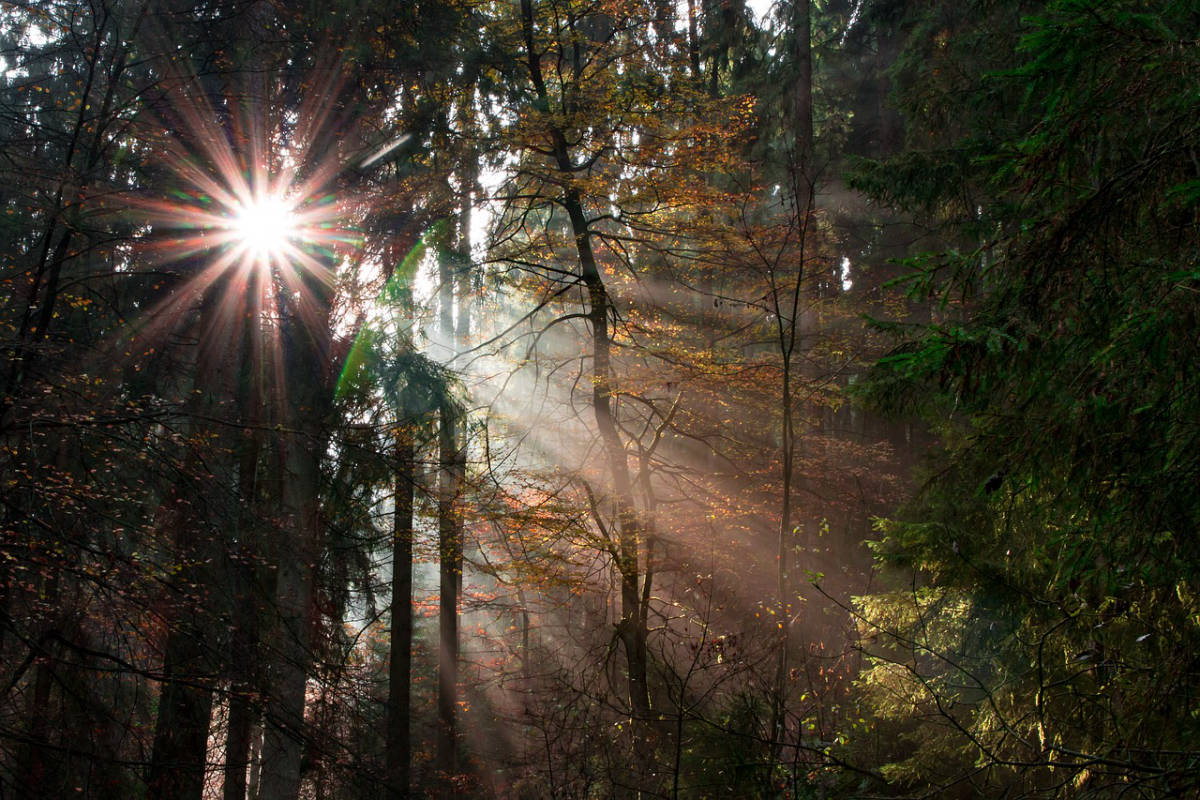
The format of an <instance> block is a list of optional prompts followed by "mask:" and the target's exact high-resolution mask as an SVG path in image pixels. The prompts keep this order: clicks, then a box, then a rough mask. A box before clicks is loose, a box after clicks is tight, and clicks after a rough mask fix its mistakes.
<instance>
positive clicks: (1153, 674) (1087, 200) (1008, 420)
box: [858, 0, 1200, 796]
mask: <svg viewBox="0 0 1200 800" xmlns="http://www.w3.org/2000/svg"><path fill="white" fill-rule="evenodd" d="M969 5H978V6H980V7H981V9H982V10H984V11H986V12H987V13H984V14H981V15H980V16H979V18H978V19H971V18H969V17H965V16H959V15H958V12H951V11H946V10H944V9H943V12H944V13H943V17H942V18H941V19H940V22H941V23H943V24H946V25H948V26H950V27H946V28H944V29H943V34H942V40H943V44H940V45H937V48H938V52H937V53H935V54H934V58H935V61H936V64H937V65H936V66H935V67H934V68H933V69H934V72H933V73H930V72H928V71H926V70H921V71H920V75H921V80H922V83H921V84H919V85H917V84H914V83H906V84H904V85H902V87H901V95H902V97H903V98H904V102H903V105H904V107H905V108H906V109H907V110H909V111H910V112H911V113H913V114H914V115H915V118H914V120H913V128H914V129H916V130H917V131H918V136H917V137H915V138H916V139H924V143H925V144H928V145H932V146H931V147H929V148H928V149H921V148H920V147H919V146H918V144H919V143H918V142H915V141H914V142H910V144H912V145H913V147H914V149H915V150H916V152H913V153H908V154H905V155H903V156H901V157H900V158H899V159H897V160H896V161H894V162H892V163H878V164H871V165H869V166H868V167H867V168H866V169H864V170H863V171H862V172H861V173H860V175H859V178H858V183H859V185H860V186H861V187H863V188H866V189H868V190H871V191H873V192H874V193H875V194H876V195H877V196H879V197H881V198H884V199H887V200H891V201H897V200H900V201H904V202H907V203H908V204H909V206H910V207H912V208H914V209H920V210H922V211H924V212H926V213H929V212H933V214H934V215H935V217H936V219H938V220H941V221H942V222H943V223H946V224H947V225H948V228H947V230H948V235H949V236H950V237H951V239H952V240H954V241H956V242H958V243H959V244H960V249H959V250H958V251H948V252H945V253H942V254H938V255H931V256H925V257H922V258H920V259H918V260H917V261H916V262H915V266H916V267H917V268H918V269H917V271H916V274H915V276H914V281H913V283H912V284H911V286H912V287H913V288H914V292H915V294H916V295H917V296H919V297H921V298H923V299H926V300H928V301H931V302H932V303H933V304H934V312H933V314H932V320H931V322H930V323H928V324H924V325H920V326H910V327H908V328H904V329H899V330H900V332H901V333H902V334H903V335H904V339H905V340H904V342H903V343H902V344H901V345H900V346H899V347H898V348H897V349H896V351H894V352H893V354H892V355H890V356H888V357H887V358H884V359H882V360H881V361H880V362H879V363H878V364H877V366H876V368H875V371H874V376H873V380H872V381H871V382H870V384H869V386H868V387H867V389H866V390H865V391H864V396H866V397H867V398H868V399H869V401H870V402H871V403H873V404H874V405H876V406H878V407H881V408H884V409H887V410H891V411H894V412H904V411H914V410H915V411H918V412H920V413H922V414H924V415H925V416H926V417H927V418H928V419H929V420H930V422H931V423H932V424H933V425H934V426H935V427H936V428H937V429H938V430H939V432H940V433H941V434H942V438H943V446H942V448H941V450H940V452H939V453H938V454H937V456H936V460H935V461H934V462H933V463H931V465H930V467H929V470H928V475H927V479H926V482H925V484H924V486H923V489H922V491H921V492H920V494H919V496H918V497H917V498H916V499H915V500H914V501H913V502H912V503H911V504H910V505H909V506H908V507H907V508H906V509H904V510H903V511H902V512H901V514H900V515H899V516H898V517H897V518H896V519H893V520H889V521H887V522H885V523H883V524H882V525H881V540H880V542H879V543H878V545H877V550H876V554H877V558H878V560H879V561H880V563H881V564H883V565H885V566H887V567H888V568H890V569H893V570H894V571H895V575H896V576H897V578H899V576H904V575H907V576H913V575H915V576H916V578H915V582H913V584H912V585H911V586H910V587H909V588H908V589H904V590H899V589H897V590H894V591H891V592H885V593H880V594H876V595H873V596H871V597H867V598H862V599H861V601H860V610H861V611H862V614H863V619H864V620H865V622H864V624H863V629H864V633H865V634H867V635H868V636H870V637H871V640H870V641H871V642H872V643H871V645H870V646H869V647H868V652H869V653H870V654H871V656H872V658H873V659H874V666H872V668H871V669H869V670H868V671H867V673H866V677H865V679H864V682H863V686H862V689H863V692H864V696H865V697H866V698H868V699H869V701H870V703H871V704H872V705H873V707H874V709H875V712H876V713H877V714H878V715H879V717H880V718H881V719H882V720H885V721H889V722H890V723H891V724H900V725H901V727H902V728H904V729H905V730H906V731H907V733H905V736H908V737H910V738H911V739H912V747H911V748H910V749H909V750H907V751H905V752H895V753H892V754H891V757H893V759H894V760H892V761H891V765H890V766H888V767H887V768H885V770H884V772H885V774H886V775H887V776H888V777H889V778H891V779H893V780H895V781H897V782H899V783H901V784H904V785H908V786H913V787H916V786H921V785H938V786H943V787H950V786H958V787H960V789H961V788H962V787H966V786H973V787H974V789H973V791H985V792H987V793H991V792H995V791H999V790H1000V789H999V787H1001V786H1004V787H1007V788H1008V790H1010V791H1013V792H1014V793H1016V794H1021V793H1026V794H1031V795H1042V794H1044V795H1047V796H1049V795H1081V796H1108V795H1113V796H1115V795H1117V794H1119V793H1121V792H1122V791H1125V790H1129V791H1132V792H1133V793H1134V794H1132V795H1126V796H1164V795H1167V794H1172V793H1175V792H1178V791H1182V790H1184V788H1186V787H1190V788H1191V789H1193V790H1194V789H1195V787H1196V786H1197V781H1198V780H1200V767H1198V766H1197V756H1198V754H1197V752H1196V751H1195V747H1194V744H1192V743H1193V742H1194V741H1195V740H1196V736H1197V734H1200V730H1198V729H1197V722H1196V719H1195V716H1194V714H1193V711H1194V701H1193V700H1192V699H1191V698H1192V697H1193V696H1194V694H1195V692H1196V690H1197V688H1200V687H1198V686H1197V685H1196V677H1195V676H1196V674H1197V672H1196V667H1197V664H1198V659H1200V628H1198V624H1200V617H1198V616H1197V610H1198V609H1197V605H1196V598H1195V595H1194V587H1195V586H1196V585H1197V581H1198V580H1200V574H1198V573H1200V569H1198V567H1197V565H1198V564H1200V558H1198V557H1200V552H1197V543H1196V541H1195V537H1194V532H1195V530H1196V526H1197V522H1198V521H1200V492H1198V491H1197V487H1198V486H1200V449H1198V448H1197V444H1198V443H1197V428H1196V426H1195V420H1196V419H1200V385H1198V381H1197V378H1196V375H1195V370H1194V369H1192V366H1191V365H1193V364H1195V363H1196V361H1197V358H1198V357H1200V342H1198V340H1197V337H1196V333H1195V332H1196V330H1197V325H1198V323H1200V319H1198V314H1200V304H1198V303H1197V297H1198V295H1197V291H1198V290H1200V285H1198V284H1197V272H1196V269H1195V265H1196V264H1197V262H1198V261H1200V258H1198V256H1200V237H1197V228H1196V221H1197V214H1198V211H1200V208H1198V205H1197V201H1198V198H1200V194H1198V193H1197V192H1196V189H1195V183H1196V162H1195V158H1194V142H1195V141H1196V140H1197V135H1198V134H1200V103H1198V102H1197V100H1198V99H1200V95H1198V90H1197V86H1198V85H1200V84H1198V83H1197V81H1196V77H1197V75H1198V74H1200V72H1198V68H1200V58H1198V56H1197V52H1196V48H1195V47H1194V46H1191V45H1189V41H1190V39H1189V37H1191V36H1192V35H1193V34H1192V33H1191V32H1194V31H1195V30H1196V25H1197V22H1198V15H1197V11H1196V9H1195V8H1194V5H1193V4H1189V3H1181V2H1175V3H1166V4H1150V3H1140V2H1132V1H1121V2H1112V3H1106V4H1094V3H1086V2H1079V1H1078V0H1060V1H1057V2H1050V3H1045V4H1040V6H1039V7H1038V8H1036V9H1031V8H1030V7H1029V5H1028V4H1016V3H978V4H969ZM1018 12H1023V13H1024V16H1022V17H1021V22H1020V25H1019V26H1018V27H1019V30H1020V31H1021V36H1020V38H1019V40H1018V41H1014V42H1013V46H1012V47H1011V48H1010V49H1009V50H1008V52H1007V60H1008V62H1009V63H1007V64H1005V63H1003V61H1001V62H996V61H995V60H994V59H995V57H996V53H995V50H990V51H989V56H988V60H986V61H985V60H984V59H982V58H981V57H980V56H979V55H977V53H976V52H975V51H976V49H977V48H970V51H969V52H968V51H963V52H951V53H949V54H946V53H944V52H943V51H958V50H960V49H961V47H960V46H961V45H962V44H964V43H965V44H968V45H969V44H970V43H972V42H980V41H987V42H989V43H991V44H992V45H994V44H995V43H997V42H1003V41H1005V40H1006V39H1007V38H1008V36H1009V34H1008V33H1007V32H1005V31H1000V30H996V29H992V28H989V26H990V25H992V24H994V23H995V22H996V21H997V20H999V19H1012V18H1013V15H1015V14H1017V13H1018ZM964 13H965V12H964ZM945 15H949V16H950V17H953V19H950V20H948V19H947V18H946V17H945ZM930 18H931V17H930V16H929V12H926V16H925V17H924V22H923V23H922V24H924V25H926V26H928V25H929V24H931V23H930V21H929V20H930ZM918 41H919V42H920V43H921V46H922V47H926V48H927V47H928V45H929V42H928V40H927V38H922V39H919V40H918ZM918 51H920V47H918V48H910V52H909V56H908V59H909V60H908V61H906V62H903V63H904V64H907V67H903V68H902V70H901V74H903V69H916V67H915V66H914V65H915V64H916V61H915V60H914V59H916V57H917V54H918ZM927 55H928V54H927ZM938 70H941V72H940V73H939V72H938ZM939 78H940V80H939ZM1018 89H1019V90H1020V91H1019V92H1018V91H1017V90H1018ZM947 94H953V95H955V96H956V97H959V98H961V99H962V101H963V104H962V112H961V116H960V118H959V119H956V120H954V122H953V124H951V123H950V122H949V121H948V120H947V119H945V118H944V117H943V116H942V115H943V114H944V112H945V110H946V106H945V105H944V101H945V98H946V95H947ZM1014 95H1019V102H1016V103H1005V104H1003V105H997V104H996V100H997V98H1001V97H1004V98H1012V97H1014ZM935 126H942V127H941V128H940V130H939V129H938V128H936V127H935ZM926 128H928V129H929V130H931V131H933V132H932V133H930V134H929V136H928V137H924V136H923V135H921V134H920V132H921V131H924V130H926ZM939 187H940V191H939ZM965 198H969V200H964V199H965ZM896 330H897V328H896V326H893V331H896ZM922 717H927V718H929V719H932V720H933V723H932V724H929V725H926V726H923V727H921V728H911V727H905V724H907V725H909V726H911V723H912V722H913V721H914V720H917V719H920V718H922ZM902 723H904V724H902ZM918 742H919V752H918V747H917V743H918ZM1130 787H1134V788H1130ZM963 791H964V792H965V789H963Z"/></svg>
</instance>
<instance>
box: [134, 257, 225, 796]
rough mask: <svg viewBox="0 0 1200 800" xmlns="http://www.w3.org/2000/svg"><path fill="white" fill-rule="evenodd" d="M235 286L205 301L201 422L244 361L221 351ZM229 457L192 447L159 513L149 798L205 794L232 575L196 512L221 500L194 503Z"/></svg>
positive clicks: (197, 402)
mask: <svg viewBox="0 0 1200 800" xmlns="http://www.w3.org/2000/svg"><path fill="white" fill-rule="evenodd" d="M230 286H231V281H230V280H229V277H228V276H223V277H221V278H219V279H218V280H215V281H213V283H212V284H211V285H210V286H209V287H208V288H207V289H206V290H205V292H204V295H203V297H202V299H201V302H200V317H199V323H198V325H197V327H196V337H197V341H198V342H199V352H198V355H197V360H196V373H195V390H194V391H193V393H192V395H191V399H190V400H189V402H188V411H189V412H191V414H192V415H193V418H194V419H195V420H200V419H219V418H220V417H221V415H222V414H223V413H225V412H227V410H228V406H229V402H228V401H229V399H230V398H232V397H233V382H234V377H235V375H236V371H237V361H238V359H237V358H236V357H235V358H234V359H232V360H230V359H227V358H224V357H223V353H222V352H220V351H222V350H223V345H224V344H225V343H226V342H227V339H226V338H225V337H224V336H223V335H222V334H223V332H225V331H227V330H228V325H227V323H228V322H229V320H228V319H227V318H225V314H224V312H223V309H224V308H227V304H226V301H227V300H228V299H229V298H228V297H226V292H227V291H229V289H230ZM192 427H193V430H194V433H195V434H198V435H200V436H203V437H205V438H211V437H214V436H217V434H218V431H214V430H213V426H212V424H211V423H208V422H199V421H195V422H193V423H192ZM225 461H226V459H224V458H222V457H221V455H220V454H219V452H214V453H207V452H206V453H197V452H194V451H193V452H192V453H190V454H189V455H188V458H187V464H186V466H185V468H184V471H183V476H182V477H181V478H180V479H179V481H177V483H176V486H175V487H174V489H173V490H172V492H171V494H170V497H169V498H168V502H167V503H166V504H165V505H164V507H163V509H162V511H161V514H160V520H159V526H160V527H161V528H162V530H163V531H165V532H168V535H169V536H170V538H171V543H172V548H171V557H172V558H174V559H175V560H176V563H175V566H176V568H177V569H176V571H175V578H176V584H175V586H174V587H173V590H172V591H173V593H174V597H172V598H171V603H172V607H171V609H170V614H169V616H168V622H169V631H168V634H167V641H166V647H165V650H164V654H163V687H162V694H161V695H160V696H159V701H158V719H157V721H156V724H155V732H154V745H153V750H152V753H151V757H150V769H149V773H148V778H147V783H148V786H149V797H151V798H163V800H200V798H201V796H202V794H203V791H204V774H205V769H206V757H207V750H208V726H209V721H210V720H209V718H210V715H211V713H212V704H213V697H212V693H213V681H214V677H215V676H216V674H217V672H218V670H219V669H220V665H219V664H218V663H216V658H215V657H214V654H215V653H216V652H217V648H216V647H215V644H214V634H215V630H214V624H213V623H214V620H213V619H212V618H211V616H210V615H212V614H213V613H214V610H213V609H212V608H211V606H212V596H213V595H214V594H215V592H214V591H213V590H214V584H215V582H218V581H223V580H224V579H225V578H226V577H227V576H225V575H222V574H219V567H214V566H213V565H222V564H223V559H222V558H221V557H220V553H219V543H218V541H217V540H216V539H215V537H213V536H212V535H211V533H210V530H209V528H210V524H211V523H210V520H208V519H201V518H198V516H197V515H198V514H200V513H201V509H202V508H205V507H206V506H207V505H209V504H210V503H212V502H219V501H210V503H205V504H202V503H200V502H195V503H193V502H192V501H193V498H194V497H197V498H198V495H199V494H200V493H202V492H204V491H205V489H207V488H208V487H207V486H205V485H204V484H207V483H208V482H209V481H211V480H213V475H212V474H205V468H207V469H208V470H209V471H210V472H216V473H217V474H224V475H226V477H228V476H229V475H231V474H232V470H231V469H230V467H231V465H229V464H227V463H225ZM192 483H199V484H200V485H199V486H193V485H191V484H192ZM211 513H212V512H211V510H210V511H208V512H207V514H211ZM207 514H206V516H207ZM211 522H215V520H212V521H211Z"/></svg>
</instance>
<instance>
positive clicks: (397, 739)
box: [386, 423, 414, 800]
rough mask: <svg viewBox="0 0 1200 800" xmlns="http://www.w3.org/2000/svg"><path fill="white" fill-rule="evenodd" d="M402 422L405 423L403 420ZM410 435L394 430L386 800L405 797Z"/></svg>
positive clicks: (410, 598)
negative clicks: (394, 454)
mask: <svg viewBox="0 0 1200 800" xmlns="http://www.w3.org/2000/svg"><path fill="white" fill-rule="evenodd" d="M402 424H403V423H402ZM413 467H414V450H413V441H412V434H411V433H410V432H409V431H408V430H407V429H405V428H403V427H401V428H400V430H399V431H398V432H397V433H396V481H395V500H394V503H395V507H394V510H393V515H392V631H391V643H390V655H389V666H388V708H387V743H386V760H387V764H386V769H387V792H388V797H389V798H390V800H406V798H408V796H409V780H410V778H409V770H410V766H409V765H410V764H411V762H412V739H411V731H410V725H409V717H410V715H411V713H412V685H411V682H412V638H413V612H412V601H413V580H412V568H413V489H414V469H413Z"/></svg>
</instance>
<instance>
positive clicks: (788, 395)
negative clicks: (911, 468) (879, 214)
mask: <svg viewBox="0 0 1200 800" xmlns="http://www.w3.org/2000/svg"><path fill="white" fill-rule="evenodd" d="M791 22H792V37H791V42H792V52H791V57H792V61H793V64H794V69H795V79H794V84H793V90H792V103H791V108H790V109H789V110H790V113H791V120H792V130H793V133H794V135H795V141H794V144H793V148H792V151H791V153H790V157H789V162H790V163H789V164H788V174H789V177H790V180H791V198H790V200H791V202H792V204H793V208H792V215H793V217H792V218H793V224H794V225H795V226H796V237H795V240H796V242H797V245H798V247H799V255H798V258H797V262H798V264H799V271H798V272H797V274H796V275H795V277H794V281H795V282H794V283H793V284H791V285H790V287H789V286H788V284H787V281H786V279H784V280H783V281H782V282H779V281H778V279H777V278H776V277H775V276H773V277H772V300H773V303H774V306H775V308H774V312H775V320H776V326H777V329H776V333H777V335H778V341H779V347H780V355H781V356H782V360H783V376H782V385H781V387H780V398H779V402H780V413H781V427H782V439H783V441H782V446H781V456H782V461H783V486H782V490H783V496H782V499H781V501H780V509H779V536H778V552H777V554H776V558H777V559H778V576H777V578H778V586H777V591H778V594H779V608H778V613H779V620H778V624H779V642H778V645H777V646H778V652H777V654H776V663H775V681H774V684H775V685H774V694H775V698H774V704H773V706H772V711H771V761H772V763H773V764H774V763H776V762H777V761H778V760H779V758H780V756H781V753H782V749H783V746H784V739H785V738H786V728H787V679H788V649H789V648H790V646H791V635H790V634H791V619H792V604H791V596H792V583H791V575H790V569H791V551H792V546H793V538H794V537H793V531H794V528H795V525H794V522H793V519H794V510H793V508H792V494H793V492H794V490H795V463H796V423H795V413H796V411H795V407H794V406H795V400H794V396H793V395H794V390H793V380H794V378H795V375H794V372H795V362H794V358H795V355H796V351H797V349H798V348H799V347H800V346H801V344H802V341H801V340H802V336H803V332H802V331H801V317H802V308H801V299H802V296H803V293H804V291H805V289H806V285H805V284H806V277H807V260H808V258H809V254H810V252H811V251H812V242H811V241H810V234H811V233H812V225H811V222H812V218H813V204H814V201H815V198H816V191H815V187H816V176H815V168H814V165H813V143H814V138H813V137H814V132H813V104H812V103H813V94H812V26H811V0H793V2H792V15H791ZM781 295H783V296H785V297H786V298H787V299H788V300H789V304H788V306H783V305H782V304H781V299H782V298H781Z"/></svg>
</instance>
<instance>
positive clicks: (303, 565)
mask: <svg viewBox="0 0 1200 800" xmlns="http://www.w3.org/2000/svg"><path fill="white" fill-rule="evenodd" d="M331 299H332V298H331V289H330V287H329V286H328V285H326V284H324V283H323V282H322V281H321V280H320V278H319V277H317V276H309V277H308V279H307V280H306V281H305V284H304V287H303V290H302V291H301V292H300V293H299V296H298V297H297V298H296V300H295V301H294V303H295V307H293V308H291V309H289V310H288V313H287V314H286V316H285V318H284V321H283V324H282V327H281V331H280V335H281V337H282V339H283V345H282V349H283V367H284V375H286V376H287V386H286V389H284V388H283V387H280V391H286V397H285V398H284V399H285V414H286V421H285V422H284V426H283V427H284V430H285V431H286V432H285V433H284V434H283V435H282V437H281V439H282V447H283V458H282V463H283V470H282V481H283V483H282V486H281V492H280V499H281V502H282V509H281V511H282V515H281V516H282V529H281V530H280V531H279V536H278V537H277V541H276V543H275V548H274V550H275V552H274V553H273V556H274V558H273V561H274V563H275V565H276V573H275V583H276V586H275V609H274V613H275V615H276V618H275V620H274V624H273V630H272V636H271V641H270V643H271V646H272V652H271V654H270V655H271V663H270V666H269V669H270V676H269V686H270V689H269V697H268V705H267V719H266V725H265V731H264V735H263V750H262V800H295V798H296V797H297V796H298V794H299V791H300V778H301V774H300V772H301V761H302V755H303V744H304V742H305V740H306V731H305V724H304V705H305V688H306V685H307V680H308V671H309V665H310V661H311V658H312V654H311V648H310V644H311V629H312V623H313V602H312V601H313V588H314V583H315V577H316V566H317V563H318V560H319V556H320V547H321V513H320V500H319V497H320V491H321V483H320V466H321V462H322V459H323V456H324V453H325V449H326V444H327V439H326V435H325V431H324V421H325V417H326V416H327V414H328V408H329V403H330V393H329V391H328V387H327V385H326V384H327V381H328V372H329V370H330V369H331V365H330V363H329V359H330V354H329V337H330V334H329V314H330V308H331Z"/></svg>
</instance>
